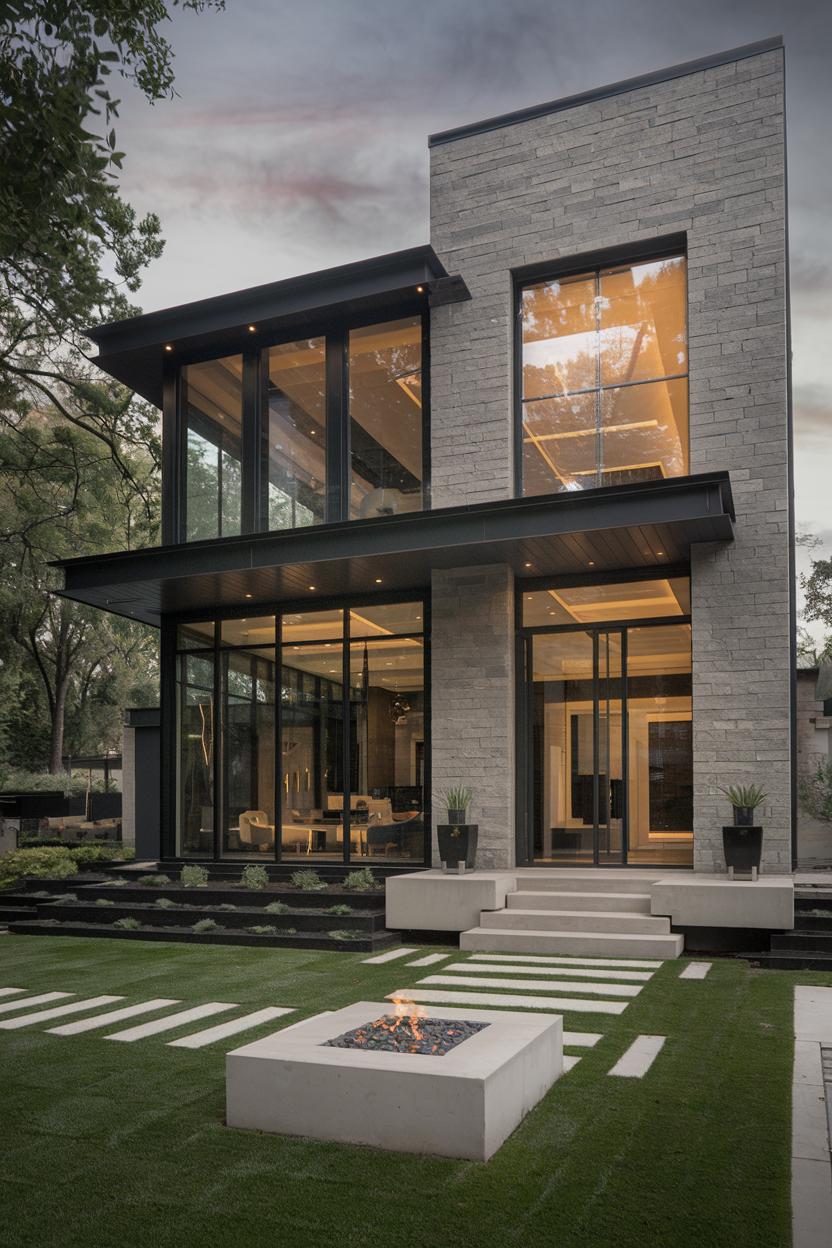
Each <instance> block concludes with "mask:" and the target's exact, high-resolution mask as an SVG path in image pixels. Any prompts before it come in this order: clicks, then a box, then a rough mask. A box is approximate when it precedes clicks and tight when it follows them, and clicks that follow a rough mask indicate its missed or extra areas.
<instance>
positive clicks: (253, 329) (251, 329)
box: [248, 325, 257, 334]
mask: <svg viewBox="0 0 832 1248" xmlns="http://www.w3.org/2000/svg"><path fill="white" fill-rule="evenodd" d="M248 332H249V333H250V334H256V333H257V326H256V325H249V327H248Z"/></svg>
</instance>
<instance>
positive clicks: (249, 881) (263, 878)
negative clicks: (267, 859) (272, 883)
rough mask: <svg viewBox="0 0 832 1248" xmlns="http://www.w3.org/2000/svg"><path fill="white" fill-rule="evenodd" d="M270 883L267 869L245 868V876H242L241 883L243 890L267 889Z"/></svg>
mask: <svg viewBox="0 0 832 1248" xmlns="http://www.w3.org/2000/svg"><path fill="white" fill-rule="evenodd" d="M268 882H269V875H268V872H267V871H266V868H265V867H255V866H254V865H252V866H250V867H243V874H242V875H241V876H240V883H241V884H242V886H243V888H265V887H266V885H267V884H268Z"/></svg>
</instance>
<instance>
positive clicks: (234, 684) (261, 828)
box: [219, 616, 275, 858]
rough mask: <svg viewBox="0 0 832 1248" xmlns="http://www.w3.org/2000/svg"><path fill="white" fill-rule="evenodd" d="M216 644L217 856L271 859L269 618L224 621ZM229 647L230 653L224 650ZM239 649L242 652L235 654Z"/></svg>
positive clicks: (271, 641) (271, 634)
mask: <svg viewBox="0 0 832 1248" xmlns="http://www.w3.org/2000/svg"><path fill="white" fill-rule="evenodd" d="M220 641H221V649H220V668H219V675H220V721H219V748H220V806H221V819H220V828H221V831H222V843H221V850H222V853H223V854H224V855H225V856H227V857H232V858H238V857H249V856H252V855H253V856H255V857H261V856H269V857H271V856H273V854H274V843H275V708H274V682H275V653H274V616H266V617H264V618H260V619H251V620H233V621H224V622H223V625H222V628H221V632H220ZM229 643H230V645H231V646H233V647H235V648H233V649H231V648H226V647H227V646H228V645H229ZM241 643H243V644H244V645H245V648H236V647H238V646H240V645H241ZM250 643H259V644H250Z"/></svg>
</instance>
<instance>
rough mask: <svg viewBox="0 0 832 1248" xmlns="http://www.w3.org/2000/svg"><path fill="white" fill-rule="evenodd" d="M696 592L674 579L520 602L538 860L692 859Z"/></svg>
mask: <svg viewBox="0 0 832 1248" xmlns="http://www.w3.org/2000/svg"><path fill="white" fill-rule="evenodd" d="M689 586H690V583H689V581H688V579H687V578H686V577H684V576H671V577H664V576H662V577H658V578H655V579H644V580H641V581H632V582H619V583H613V584H603V585H598V584H595V585H581V586H572V587H550V588H542V589H539V588H535V589H533V590H527V591H525V592H524V593H523V594H522V624H521V629H522V640H523V648H524V662H525V682H524V683H525V689H524V699H523V704H522V707H521V717H522V718H521V734H520V735H521V742H522V743H523V751H524V773H525V774H524V778H523V795H524V803H523V806H524V814H525V828H524V845H523V849H524V850H525V854H524V856H525V857H527V858H528V859H529V860H532V861H537V862H546V863H551V864H562V865H568V864H572V865H590V864H598V865H622V864H625V863H628V864H630V865H638V864H639V863H643V864H645V865H650V864H651V863H662V864H666V865H679V866H686V865H689V864H690V863H691V862H692V857H693V743H692V733H691V726H692V716H691V638H690V619H689V613H690V588H689Z"/></svg>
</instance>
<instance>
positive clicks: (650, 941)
mask: <svg viewBox="0 0 832 1248" xmlns="http://www.w3.org/2000/svg"><path fill="white" fill-rule="evenodd" d="M459 947H460V949H463V950H465V951H466V952H474V953H476V952H482V953H574V954H581V953H586V954H599V955H601V956H606V955H608V956H610V957H625V958H626V957H633V958H641V957H653V958H663V959H664V958H678V957H679V955H680V953H681V952H682V949H683V948H684V938H683V937H682V936H681V935H680V934H678V933H676V932H668V933H666V934H664V935H654V934H652V933H630V932H625V933H621V932H576V931H557V930H555V931H541V930H540V929H537V930H535V929H531V928H526V929H523V928H504V927H500V928H498V927H472V928H469V929H468V931H466V932H462V933H461V935H460V939H459Z"/></svg>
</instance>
